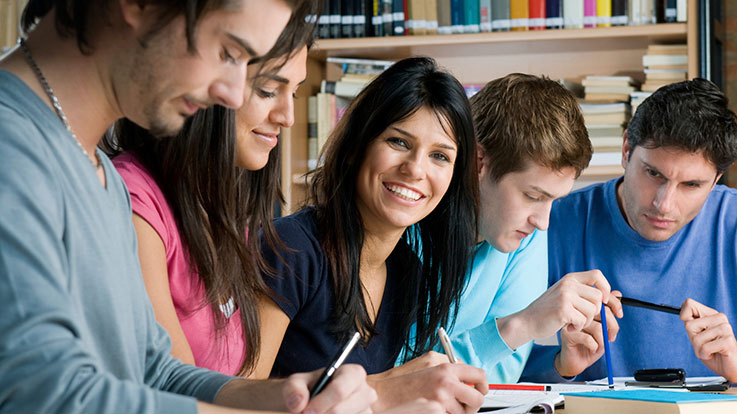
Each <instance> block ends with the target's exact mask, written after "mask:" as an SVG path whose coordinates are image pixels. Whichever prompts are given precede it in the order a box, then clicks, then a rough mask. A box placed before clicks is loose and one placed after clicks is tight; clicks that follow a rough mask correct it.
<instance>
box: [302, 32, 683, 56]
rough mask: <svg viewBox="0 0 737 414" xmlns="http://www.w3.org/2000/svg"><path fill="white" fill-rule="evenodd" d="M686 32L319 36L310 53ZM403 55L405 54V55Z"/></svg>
mask: <svg viewBox="0 0 737 414" xmlns="http://www.w3.org/2000/svg"><path fill="white" fill-rule="evenodd" d="M686 33H687V27H686V23H666V24H655V25H645V26H618V27H602V28H586V29H559V30H530V31H523V32H491V33H474V34H454V35H431V36H392V37H364V38H359V39H320V40H318V41H317V44H316V47H315V49H314V50H313V52H312V53H311V55H312V56H313V57H315V58H324V57H325V56H334V55H336V54H340V55H341V56H343V55H345V54H346V53H351V52H352V53H359V54H360V55H361V56H362V57H365V56H367V53H370V54H373V53H385V54H387V56H391V55H393V54H394V53H396V51H395V50H396V49H399V50H405V49H411V48H415V47H418V46H432V47H434V48H438V47H443V46H458V45H461V46H468V45H487V44H496V43H518V42H525V43H529V42H559V41H565V40H595V39H613V38H614V39H624V38H639V39H647V40H648V41H651V42H673V41H681V40H683V39H684V38H685V36H686ZM402 56H404V55H402Z"/></svg>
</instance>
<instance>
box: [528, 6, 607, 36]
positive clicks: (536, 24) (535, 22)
mask: <svg viewBox="0 0 737 414" xmlns="http://www.w3.org/2000/svg"><path fill="white" fill-rule="evenodd" d="M608 1H609V0H608ZM545 2H546V0H530V2H529V4H528V7H529V9H530V21H529V25H530V30H545V6H546V3H545Z"/></svg>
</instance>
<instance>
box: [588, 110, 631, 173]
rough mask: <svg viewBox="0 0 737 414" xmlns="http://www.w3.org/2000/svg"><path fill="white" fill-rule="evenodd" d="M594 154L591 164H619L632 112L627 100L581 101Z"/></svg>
mask: <svg viewBox="0 0 737 414" xmlns="http://www.w3.org/2000/svg"><path fill="white" fill-rule="evenodd" d="M580 106H581V112H582V113H583V119H584V122H585V123H586V130H587V131H588V133H589V139H590V140H591V146H592V147H593V149H594V155H593V157H592V158H591V162H590V163H589V165H592V166H594V165H619V164H620V159H621V158H620V157H621V149H622V136H623V134H624V130H625V128H626V127H627V123H628V122H629V120H630V114H631V113H632V111H631V109H630V106H629V104H627V103H626V102H616V103H596V102H587V101H582V102H581V103H580Z"/></svg>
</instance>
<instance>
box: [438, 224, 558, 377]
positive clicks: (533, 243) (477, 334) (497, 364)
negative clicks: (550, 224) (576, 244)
mask: <svg viewBox="0 0 737 414" xmlns="http://www.w3.org/2000/svg"><path fill="white" fill-rule="evenodd" d="M547 243H548V241H547V234H546V232H544V231H535V233H533V235H532V237H531V238H530V240H529V242H527V243H526V244H524V246H523V247H521V248H519V249H517V250H516V251H515V252H514V253H512V254H511V255H510V257H509V259H508V261H507V266H506V268H505V270H504V273H505V274H504V276H503V278H502V282H501V285H500V287H499V290H498V291H497V293H496V296H495V298H494V300H493V301H492V304H491V307H490V308H489V311H488V313H487V315H486V318H485V320H484V323H483V324H481V325H479V326H477V327H474V328H472V329H469V330H466V331H462V332H455V333H454V334H453V337H452V338H451V341H452V342H453V345H454V346H453V348H454V349H456V350H458V351H459V356H460V357H461V359H463V360H464V361H466V362H467V363H469V364H471V365H474V366H477V367H481V368H483V369H484V370H485V371H486V377H487V379H488V381H489V382H491V383H515V382H517V381H518V380H519V376H520V374H521V373H522V369H523V368H524V366H525V363H526V362H527V358H528V356H529V354H530V349H531V348H532V343H531V342H530V343H527V344H524V345H522V346H520V347H518V348H517V349H514V350H513V349H510V348H509V347H508V346H507V344H506V343H505V342H504V339H502V337H501V335H500V333H499V329H498V327H497V323H496V318H498V317H503V316H507V315H511V314H513V313H515V312H519V311H520V310H522V309H524V308H525V307H527V306H528V305H529V304H530V303H532V302H533V301H534V300H535V299H537V298H538V297H539V296H540V295H541V294H542V293H543V292H544V291H545V289H546V288H547V280H548V275H547V259H548V254H547Z"/></svg>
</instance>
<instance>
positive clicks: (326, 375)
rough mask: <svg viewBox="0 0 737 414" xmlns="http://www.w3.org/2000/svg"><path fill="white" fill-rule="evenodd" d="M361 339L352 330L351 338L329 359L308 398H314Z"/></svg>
mask: <svg viewBox="0 0 737 414" xmlns="http://www.w3.org/2000/svg"><path fill="white" fill-rule="evenodd" d="M359 339H361V335H360V334H359V333H358V332H354V333H353V336H352V337H351V339H349V340H348V342H346V344H345V345H343V348H341V349H340V351H338V353H337V354H335V356H333V359H332V361H330V364H329V365H328V366H327V367H326V368H325V371H323V372H322V375H320V378H319V379H318V380H317V382H316V383H315V386H314V387H313V388H312V390H311V391H310V399H312V398H314V397H315V396H316V395H317V394H319V393H320V391H322V390H323V388H325V387H326V386H327V385H328V383H329V382H330V380H331V379H332V378H333V374H335V371H337V370H338V368H340V366H341V365H343V361H345V359H346V358H348V355H349V354H350V353H351V351H352V350H353V347H355V346H356V344H357V343H358V340H359Z"/></svg>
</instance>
